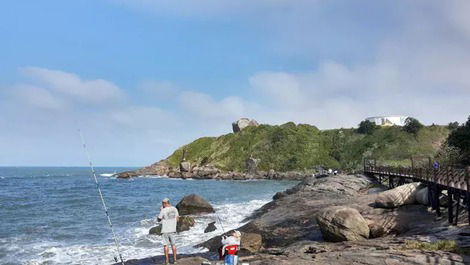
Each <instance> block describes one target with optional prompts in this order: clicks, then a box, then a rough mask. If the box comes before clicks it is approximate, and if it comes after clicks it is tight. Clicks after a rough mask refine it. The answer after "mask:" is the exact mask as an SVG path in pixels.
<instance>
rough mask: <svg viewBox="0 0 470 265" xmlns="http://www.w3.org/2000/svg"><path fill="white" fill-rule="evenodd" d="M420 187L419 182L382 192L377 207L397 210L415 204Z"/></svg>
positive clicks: (378, 197) (376, 201)
mask: <svg viewBox="0 0 470 265" xmlns="http://www.w3.org/2000/svg"><path fill="white" fill-rule="evenodd" d="M419 186H420V183H419V182H414V183H409V184H405V185H401V186H398V187H396V188H394V189H391V190H387V191H384V192H381V193H379V195H378V196H377V199H376V200H375V205H376V207H379V208H396V207H399V206H402V205H407V204H413V203H415V202H416V193H417V191H418V188H419Z"/></svg>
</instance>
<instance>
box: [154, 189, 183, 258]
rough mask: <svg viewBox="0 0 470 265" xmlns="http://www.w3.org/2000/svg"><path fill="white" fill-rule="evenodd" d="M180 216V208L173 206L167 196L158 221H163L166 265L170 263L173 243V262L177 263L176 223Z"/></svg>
mask: <svg viewBox="0 0 470 265" xmlns="http://www.w3.org/2000/svg"><path fill="white" fill-rule="evenodd" d="M179 218H180V216H179V213H178V209H176V208H175V207H173V206H171V204H170V199H168V198H165V199H163V201H162V207H161V208H160V214H159V215H158V218H157V219H158V221H159V222H161V223H162V238H163V251H164V252H165V265H167V264H169V263H170V257H169V253H168V245H171V249H172V251H173V264H176V245H175V234H176V223H177V222H178V220H179Z"/></svg>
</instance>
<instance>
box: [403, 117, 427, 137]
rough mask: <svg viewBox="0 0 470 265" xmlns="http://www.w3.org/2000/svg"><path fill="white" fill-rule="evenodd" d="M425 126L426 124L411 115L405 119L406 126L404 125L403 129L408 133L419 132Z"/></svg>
mask: <svg viewBox="0 0 470 265" xmlns="http://www.w3.org/2000/svg"><path fill="white" fill-rule="evenodd" d="M423 127H424V125H423V124H422V123H421V122H419V121H418V120H417V119H415V118H412V117H409V118H406V120H405V126H403V130H404V131H405V132H407V133H413V134H417V133H418V131H419V130H420V129H421V128H423Z"/></svg>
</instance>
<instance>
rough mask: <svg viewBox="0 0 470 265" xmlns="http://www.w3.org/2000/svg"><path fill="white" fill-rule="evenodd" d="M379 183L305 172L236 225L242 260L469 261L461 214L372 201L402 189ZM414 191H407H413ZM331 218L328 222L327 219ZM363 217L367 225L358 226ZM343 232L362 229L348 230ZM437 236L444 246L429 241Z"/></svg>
mask: <svg viewBox="0 0 470 265" xmlns="http://www.w3.org/2000/svg"><path fill="white" fill-rule="evenodd" d="M383 190H385V189H384V187H381V186H380V185H378V183H377V182H375V180H374V179H370V178H367V177H365V176H362V175H338V176H330V177H325V178H320V179H316V178H313V177H308V178H306V179H304V180H303V181H302V182H301V183H299V184H298V185H296V186H295V187H293V188H291V189H288V190H286V191H284V192H279V193H277V194H276V195H275V196H274V198H273V201H271V202H270V203H268V204H266V205H264V206H263V207H262V208H260V209H259V210H257V211H256V212H255V213H254V214H253V215H252V216H251V217H250V218H249V220H247V221H248V223H247V224H246V225H244V226H242V227H240V228H239V230H240V231H241V232H242V234H243V235H242V246H241V248H242V249H241V251H240V259H241V260H242V261H243V262H248V263H249V264H250V265H268V264H269V265H281V264H286V265H289V264H292V265H294V264H295V265H301V264H322V265H323V264H336V265H337V264H339V265H341V264H371V265H372V264H374V265H375V264H384V265H385V264H386V265H392V264H400V265H402V264H436V265H437V264H449V265H450V264H452V265H461V264H470V257H469V256H468V253H470V252H469V249H470V227H469V226H468V220H467V218H466V216H467V213H462V216H461V218H460V223H459V224H458V225H457V226H451V225H449V224H448V223H447V220H446V218H436V216H435V214H434V213H432V212H430V210H429V209H428V207H427V206H424V205H421V204H418V203H417V202H416V201H415V200H413V201H412V200H408V199H407V200H403V201H402V203H401V204H400V205H399V206H393V207H390V208H379V207H377V202H382V201H383V200H385V199H386V198H387V197H388V198H393V196H395V195H400V193H399V191H398V193H397V192H395V191H393V192H392V191H388V192H380V191H383ZM415 191H416V190H413V191H412V192H408V193H407V195H406V196H408V197H409V196H415V193H416V192H415ZM394 192H395V193H394ZM331 209H333V211H332V210H331ZM335 209H336V210H335ZM445 209H446V208H445V207H443V208H442V211H443V216H445ZM331 212H333V213H334V214H336V213H340V214H336V215H334V214H333V215H330V214H331ZM347 212H349V213H348V214H345V213H347ZM351 213H352V214H351ZM354 215H360V216H361V218H359V219H360V220H359V221H358V222H359V223H358V222H357V221H353V222H352V221H350V219H349V218H350V217H351V216H354ZM322 216H323V217H322ZM319 217H322V218H323V219H321V218H319ZM331 218H333V220H334V221H333V222H331V223H328V222H329V221H328V220H332V219H331ZM335 218H336V219H335ZM356 219H357V218H356ZM356 219H354V220H356ZM319 220H322V221H321V222H319ZM325 220H326V221H325ZM338 220H339V221H338ZM345 220H349V221H345ZM325 222H326V223H327V224H326V225H325ZM361 222H362V223H364V222H365V224H366V227H365V228H361V229H359V230H357V229H356V228H355V227H358V225H359V226H360V224H361ZM338 224H340V225H338ZM320 225H321V226H322V227H320ZM335 228H338V229H337V230H335ZM325 229H327V230H329V231H330V232H332V233H333V234H336V235H345V237H344V238H341V240H339V241H341V242H327V241H325V239H328V240H330V239H331V238H327V237H325V235H326V234H325V231H324V230H325ZM358 231H359V232H358ZM348 233H357V234H360V235H361V236H359V237H354V236H353V237H348ZM343 240H346V241H343ZM219 242H220V237H215V238H213V239H210V240H208V241H206V242H204V243H202V244H200V245H199V246H203V247H206V248H207V249H209V252H208V253H204V254H202V253H201V254H200V255H191V256H183V257H182V259H181V260H180V261H179V262H178V264H183V265H200V264H201V263H202V261H208V260H213V257H214V252H215V251H216V249H217V248H218V247H219ZM410 242H411V243H410ZM440 242H444V243H445V244H450V246H444V247H442V246H440V247H434V245H433V244H435V245H440ZM445 244H443V245H445ZM429 246H432V247H429ZM160 260H161V257H151V258H147V259H141V260H131V261H128V262H127V263H126V264H141V265H143V264H160V263H159V262H160ZM212 264H216V263H215V261H212Z"/></svg>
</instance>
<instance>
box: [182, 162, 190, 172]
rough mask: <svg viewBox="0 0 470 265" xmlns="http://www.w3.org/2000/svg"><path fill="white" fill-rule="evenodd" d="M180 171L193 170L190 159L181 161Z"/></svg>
mask: <svg viewBox="0 0 470 265" xmlns="http://www.w3.org/2000/svg"><path fill="white" fill-rule="evenodd" d="M180 171H181V172H190V171H191V163H190V162H188V161H184V162H181V163H180Z"/></svg>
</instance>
